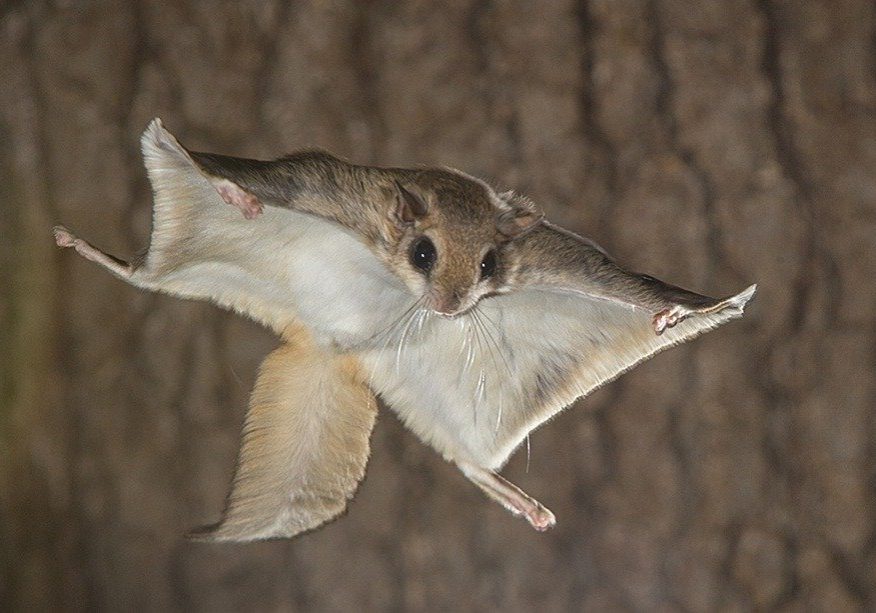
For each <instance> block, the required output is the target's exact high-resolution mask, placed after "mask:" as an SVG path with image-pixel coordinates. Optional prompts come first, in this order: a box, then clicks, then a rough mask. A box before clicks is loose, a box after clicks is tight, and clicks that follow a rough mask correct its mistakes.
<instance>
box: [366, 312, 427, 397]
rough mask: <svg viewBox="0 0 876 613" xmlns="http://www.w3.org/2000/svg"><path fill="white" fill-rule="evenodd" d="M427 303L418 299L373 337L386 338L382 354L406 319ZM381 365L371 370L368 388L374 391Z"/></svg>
mask: <svg viewBox="0 0 876 613" xmlns="http://www.w3.org/2000/svg"><path fill="white" fill-rule="evenodd" d="M424 302H425V297H421V298H418V299H417V300H415V301H414V303H413V304H412V305H411V306H409V307H408V308H407V309H405V311H404V312H403V313H402V314H401V315H400V316H399V317H398V318H396V319H395V321H393V322H392V323H391V324H389V325H388V326H387V327H386V328H384V329H383V330H382V331H381V332H379V333H377V334H374V335H372V337H371V338H372V339H379V338H384V341H383V345H382V346H381V347H380V351H379V352H378V355H379V354H380V353H383V352H384V351H386V348H387V347H388V346H389V343H390V342H391V341H392V337H393V334H394V333H395V331H396V330H397V329H398V328H399V327H400V326H402V325H404V322H405V321H406V318H407V317H408V316H409V315H410V314H411V313H412V312H413V311H414V310H415V309H418V308H419V307H420V306H422V304H424ZM378 367H379V365H378V364H376V363H375V365H374V367H373V368H372V369H371V373H370V375H369V376H368V387H369V388H372V389H373V383H374V375H375V374H376V373H377V369H378Z"/></svg>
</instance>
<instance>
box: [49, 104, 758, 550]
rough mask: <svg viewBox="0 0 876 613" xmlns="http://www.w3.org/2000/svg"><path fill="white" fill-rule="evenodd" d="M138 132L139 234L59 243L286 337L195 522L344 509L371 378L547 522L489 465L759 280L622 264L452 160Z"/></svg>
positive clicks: (736, 309) (452, 452)
mask: <svg viewBox="0 0 876 613" xmlns="http://www.w3.org/2000/svg"><path fill="white" fill-rule="evenodd" d="M142 150H143V157H144V160H145V164H146V168H147V171H148V175H149V179H150V182H151V184H152V189H153V192H154V207H153V225H152V235H151V239H150V245H149V248H148V250H147V251H146V253H145V255H144V256H143V257H142V258H140V259H138V260H136V261H133V262H131V263H128V262H125V261H122V260H119V259H117V258H115V257H113V256H110V255H108V254H106V253H104V252H103V251H100V250H99V249H97V248H96V247H94V246H92V245H91V244H89V243H88V242H86V241H84V240H82V239H80V238H77V237H76V236H74V235H73V234H72V233H71V232H70V231H69V230H67V229H66V228H64V227H63V226H56V227H55V229H54V233H55V240H56V242H57V244H58V245H60V246H62V247H73V248H74V249H75V250H76V251H77V252H78V253H79V254H80V255H82V256H84V257H85V258H87V259H89V260H91V261H94V262H96V263H98V264H100V265H101V266H103V267H104V268H106V269H107V270H109V271H110V272H111V273H113V274H115V275H116V276H118V277H120V278H121V279H123V280H125V281H127V282H128V283H130V284H132V285H135V286H137V287H140V288H144V289H148V290H153V291H158V292H164V293H167V294H172V295H175V296H180V297H183V298H192V299H206V300H210V301H212V302H214V303H216V304H218V305H220V306H222V307H225V308H228V309H231V310H234V311H236V312H238V313H240V314H242V315H246V316H248V317H251V318H252V319H254V320H256V321H258V322H261V323H262V324H264V325H265V326H267V327H268V328H270V329H271V330H273V331H274V332H276V333H277V334H278V335H279V336H280V337H281V339H282V343H281V344H280V346H279V347H278V348H277V349H276V350H274V351H273V352H272V353H271V354H270V355H269V356H268V357H267V358H266V359H265V361H264V363H263V364H262V366H261V369H260V371H259V375H258V379H257V381H256V384H255V388H254V390H253V392H252V397H251V399H250V405H249V411H248V413H247V415H246V420H245V424H244V428H243V436H242V443H241V449H240V455H239V459H238V462H237V468H236V471H235V476H234V480H233V483H232V486H231V492H230V494H229V496H228V499H227V503H226V507H225V511H224V513H223V515H222V519H221V521H219V522H218V523H216V524H215V525H213V526H209V527H207V528H203V529H201V530H200V531H197V532H195V533H194V536H195V537H196V538H200V539H205V540H218V541H250V540H258V539H267V538H275V537H291V536H294V535H296V534H299V533H301V532H304V531H308V530H312V529H314V528H317V527H319V526H321V525H322V524H324V523H326V522H327V521H329V520H331V519H333V518H335V517H337V516H338V515H340V514H341V513H342V511H343V510H344V509H345V508H346V505H347V502H348V500H349V499H351V498H352V497H353V495H354V493H355V491H356V488H357V487H358V484H359V482H360V481H361V479H362V477H363V476H364V473H365V466H366V463H367V460H368V455H369V438H370V435H371V430H372V428H373V425H374V421H375V417H376V413H377V402H376V397H377V396H379V397H380V398H382V400H383V401H384V403H385V404H386V405H387V406H389V407H390V408H391V409H392V410H393V411H395V412H396V413H397V414H398V416H399V417H400V418H401V420H402V422H403V423H404V424H405V425H406V426H407V427H408V428H410V429H411V430H413V432H414V433H415V434H416V435H417V436H419V437H420V438H421V439H422V440H423V441H424V442H426V443H428V444H429V445H431V446H432V447H434V448H435V449H436V450H437V451H438V452H439V453H440V454H441V455H442V456H443V457H444V458H445V459H446V460H448V461H450V462H453V463H454V464H456V466H458V467H459V469H460V470H461V471H462V473H463V474H464V475H465V476H466V477H467V478H468V479H469V480H471V481H472V482H473V483H474V484H475V485H477V486H478V487H479V488H480V489H481V490H482V491H483V492H484V493H486V495H487V496H489V497H490V498H492V499H493V500H495V501H497V502H498V503H500V504H501V505H502V506H504V507H505V508H506V509H508V510H509V511H510V512H511V513H513V514H515V515H519V516H523V517H524V518H526V520H527V521H528V522H529V523H530V524H531V525H532V526H533V527H534V528H535V529H537V530H546V529H548V528H550V527H552V526H553V525H554V524H555V518H554V515H553V513H551V511H550V510H548V509H547V508H546V507H545V506H543V505H542V504H541V503H539V502H538V501H536V500H534V499H533V498H531V497H530V496H529V495H527V494H526V493H525V492H523V491H522V490H521V489H520V488H518V487H517V486H515V485H514V484H512V483H510V482H509V481H507V480H505V479H504V478H502V477H501V476H500V475H499V474H498V473H497V471H498V470H499V469H500V468H501V467H502V466H503V465H504V464H505V462H506V461H507V459H508V457H509V456H510V455H511V453H512V452H513V451H514V450H515V449H516V448H517V447H518V446H519V445H520V444H521V443H522V442H523V441H524V439H525V438H526V437H527V436H528V435H529V433H530V432H531V431H532V430H533V429H534V428H536V427H538V426H539V425H540V424H542V423H544V422H545V421H546V420H548V419H549V418H551V417H552V416H554V415H555V414H556V413H558V412H559V411H560V410H562V409H563V408H564V407H567V406H569V405H570V404H572V403H573V402H574V401H575V400H576V399H578V398H581V397H583V396H586V395H587V394H589V393H590V392H592V391H593V390H595V389H596V388H598V387H599V386H601V385H603V384H605V383H606V382H608V381H611V380H612V379H614V378H615V377H617V376H619V375H620V374H622V373H623V372H625V371H626V370H628V369H630V368H632V367H633V366H635V365H636V364H638V363H639V362H641V361H642V360H645V359H646V358H648V357H650V356H652V355H654V354H655V353H657V352H658V351H661V350H663V349H666V348H668V347H671V346H673V345H676V344H678V343H681V342H684V341H686V340H689V339H691V338H693V337H695V336H697V335H699V334H701V333H703V332H705V331H708V330H710V329H712V328H714V327H716V326H718V325H720V324H722V323H724V322H726V321H728V320H730V319H734V318H737V317H741V316H742V313H743V308H744V307H745V305H746V303H747V302H748V301H749V300H750V299H751V297H752V296H753V295H754V291H755V286H754V285H752V286H751V287H749V288H747V289H746V290H744V291H742V292H741V293H739V294H737V295H735V296H732V297H730V298H726V299H715V298H709V297H707V296H703V295H700V294H696V293H693V292H690V291H687V290H684V289H681V288H679V287H675V286H673V285H668V284H666V283H663V282H662V281H659V280H657V279H655V278H653V277H651V276H648V275H642V274H636V273H632V272H628V271H626V270H624V269H623V268H621V267H619V266H618V265H617V264H615V262H614V261H613V260H612V259H611V258H610V257H609V256H608V255H607V254H606V253H605V252H604V251H603V250H602V249H601V248H599V247H598V246H597V245H596V244H595V243H593V242H592V241H590V240H588V239H586V238H582V237H580V236H577V235H575V234H573V233H571V232H569V231H566V230H564V229H562V228H559V227H557V226H555V225H553V224H551V223H549V222H548V221H546V220H545V219H544V218H543V215H542V213H541V212H540V211H539V210H538V209H537V208H536V207H535V206H534V205H533V204H532V203H531V202H530V201H529V200H528V199H526V198H524V197H522V196H520V195H517V194H515V193H512V192H503V193H499V192H496V191H494V189H493V188H492V187H490V186H489V185H488V184H487V183H485V182H484V181H481V180H479V179H476V178H474V177H471V176H469V175H467V174H464V173H462V172H459V171H456V170H451V169H446V168H421V169H405V168H379V167H371V166H360V165H355V164H351V163H348V162H345V161H342V160H340V159H338V158H336V157H334V156H332V155H329V154H327V153H323V152H315V151H306V152H300V153H294V154H291V155H288V156H285V157H281V158H279V159H276V160H273V161H257V160H248V159H242V158H235V157H229V156H224V155H215V154H208V153H198V152H195V151H189V150H187V149H186V148H184V147H183V146H182V145H181V144H180V143H179V142H178V141H177V139H176V138H174V136H173V135H171V134H170V132H168V131H167V130H166V129H165V128H164V127H163V125H162V123H161V121H160V120H159V119H155V120H153V121H152V122H151V123H150V125H149V127H148V128H147V129H146V131H145V132H144V133H143V136H142ZM229 205H231V206H229Z"/></svg>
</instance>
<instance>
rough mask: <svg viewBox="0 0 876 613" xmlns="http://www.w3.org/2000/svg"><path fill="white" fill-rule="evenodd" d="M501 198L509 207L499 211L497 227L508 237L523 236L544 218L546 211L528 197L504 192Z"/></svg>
mask: <svg viewBox="0 0 876 613" xmlns="http://www.w3.org/2000/svg"><path fill="white" fill-rule="evenodd" d="M500 198H501V199H502V201H503V202H504V203H505V204H507V205H508V208H507V209H505V210H503V211H501V212H500V213H499V215H498V217H497V219H496V229H497V230H498V231H499V233H500V234H502V235H503V236H504V237H506V238H508V239H514V238H517V237H519V236H523V235H524V234H526V233H527V232H529V231H530V230H532V229H534V228H535V227H536V226H537V225H538V224H539V223H540V222H541V220H542V219H544V213H542V212H541V211H540V210H539V209H538V208H537V207H536V206H535V205H534V204H532V202H530V201H529V200H528V199H527V198H524V197H522V196H518V195H516V194H514V193H513V192H504V193H502V194H500Z"/></svg>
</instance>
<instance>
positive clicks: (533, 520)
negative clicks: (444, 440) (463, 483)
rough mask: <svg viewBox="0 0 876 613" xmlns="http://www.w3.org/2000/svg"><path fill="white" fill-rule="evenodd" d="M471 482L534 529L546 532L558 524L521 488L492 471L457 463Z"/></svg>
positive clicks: (552, 515) (546, 510)
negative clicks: (521, 517) (522, 518)
mask: <svg viewBox="0 0 876 613" xmlns="http://www.w3.org/2000/svg"><path fill="white" fill-rule="evenodd" d="M457 466H459V469H460V470H461V471H462V474H464V475H465V476H466V477H468V479H469V481H471V482H472V483H474V484H475V485H477V486H478V487H479V488H480V489H481V490H482V491H483V492H484V493H485V494H486V495H487V496H489V497H490V498H492V499H493V500H495V501H496V502H498V503H499V504H501V505H502V506H503V507H505V508H506V509H508V510H509V511H510V512H511V513H512V514H514V515H522V516H524V517H525V518H526V521H528V522H529V523H530V524H531V525H532V527H533V528H535V529H536V530H538V531H539V532H544V531H545V530H548V529H550V528H553V527H554V525H555V524H556V523H557V520H556V518H555V517H554V514H553V513H552V512H551V511H550V509H548V508H546V507H545V506H544V505H543V504H541V503H540V502H539V501H538V500H536V499H534V498H532V497H531V496H529V495H528V494H527V493H526V492H524V491H523V490H521V489H520V488H519V487H517V486H516V485H514V484H513V483H511V482H510V481H508V480H507V479H504V478H502V477H501V476H500V475H498V474H497V473H494V472H493V471H491V470H487V469H485V468H481V467H479V466H475V465H473V464H467V463H464V462H461V463H457Z"/></svg>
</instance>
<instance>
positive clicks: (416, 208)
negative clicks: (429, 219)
mask: <svg viewBox="0 0 876 613" xmlns="http://www.w3.org/2000/svg"><path fill="white" fill-rule="evenodd" d="M395 191H396V208H395V216H396V219H397V221H398V222H399V223H401V224H402V225H405V226H409V225H411V224H412V223H414V222H415V221H417V220H418V219H422V218H423V217H425V216H426V213H428V212H429V207H428V206H427V205H426V202H425V201H424V200H423V199H422V198H420V196H418V195H417V194H415V193H413V192H411V191H409V190H407V189H405V188H404V187H403V186H402V184H401V183H399V182H398V181H396V182H395Z"/></svg>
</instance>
